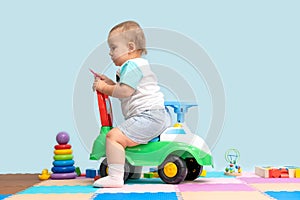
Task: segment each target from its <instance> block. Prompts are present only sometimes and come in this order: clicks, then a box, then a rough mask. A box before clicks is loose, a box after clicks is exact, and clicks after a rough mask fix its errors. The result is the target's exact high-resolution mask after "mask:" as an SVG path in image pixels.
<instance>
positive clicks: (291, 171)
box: [289, 169, 295, 178]
mask: <svg viewBox="0 0 300 200" xmlns="http://www.w3.org/2000/svg"><path fill="white" fill-rule="evenodd" d="M289 178H295V169H289Z"/></svg>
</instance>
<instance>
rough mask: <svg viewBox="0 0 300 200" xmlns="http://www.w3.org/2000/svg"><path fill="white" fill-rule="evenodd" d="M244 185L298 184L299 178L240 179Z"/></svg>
mask: <svg viewBox="0 0 300 200" xmlns="http://www.w3.org/2000/svg"><path fill="white" fill-rule="evenodd" d="M239 179H240V180H241V181H244V182H245V183H300V178H261V177H240V178H239Z"/></svg>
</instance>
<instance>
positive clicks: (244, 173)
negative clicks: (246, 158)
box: [237, 172, 259, 178]
mask: <svg viewBox="0 0 300 200" xmlns="http://www.w3.org/2000/svg"><path fill="white" fill-rule="evenodd" d="M250 177H256V178H259V176H257V175H256V174H255V173H254V172H243V173H242V175H241V176H237V178H250Z"/></svg>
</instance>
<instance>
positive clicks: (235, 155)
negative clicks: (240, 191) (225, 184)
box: [224, 149, 242, 176]
mask: <svg viewBox="0 0 300 200" xmlns="http://www.w3.org/2000/svg"><path fill="white" fill-rule="evenodd" d="M239 158H240V152H239V151H238V150H237V149H228V150H227V151H226V153H225V160H226V161H227V162H228V163H229V165H228V166H227V167H226V168H225V172H224V174H225V175H228V176H240V175H242V168H241V167H240V166H239V165H237V161H238V160H239Z"/></svg>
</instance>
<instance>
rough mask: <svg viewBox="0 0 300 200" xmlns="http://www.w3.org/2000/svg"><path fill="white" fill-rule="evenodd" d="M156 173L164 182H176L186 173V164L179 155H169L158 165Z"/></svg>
mask: <svg viewBox="0 0 300 200" xmlns="http://www.w3.org/2000/svg"><path fill="white" fill-rule="evenodd" d="M158 174H159V177H160V178H161V179H162V180H163V181H164V182H165V183H169V184H178V183H180V182H182V181H184V179H185V177H186V175H187V168H186V164H185V162H184V160H182V159H181V158H180V157H178V156H175V155H170V156H168V157H167V158H166V159H165V160H164V162H163V163H162V164H161V165H159V166H158Z"/></svg>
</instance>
